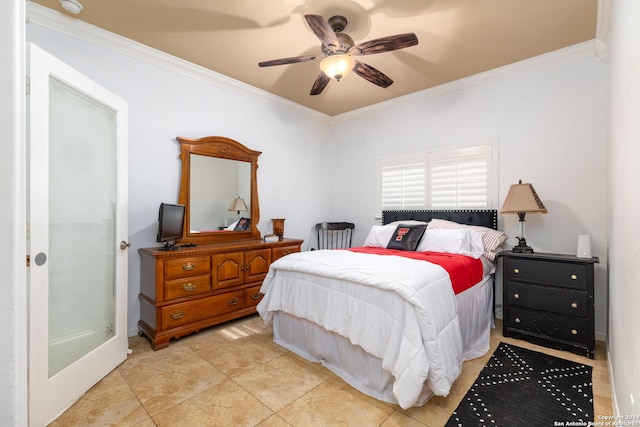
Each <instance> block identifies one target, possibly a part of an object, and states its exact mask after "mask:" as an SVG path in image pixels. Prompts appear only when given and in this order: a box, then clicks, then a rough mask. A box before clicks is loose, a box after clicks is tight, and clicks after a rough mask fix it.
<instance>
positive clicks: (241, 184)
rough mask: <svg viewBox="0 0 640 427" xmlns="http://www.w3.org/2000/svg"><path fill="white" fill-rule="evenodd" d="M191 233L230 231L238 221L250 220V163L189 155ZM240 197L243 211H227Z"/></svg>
mask: <svg viewBox="0 0 640 427" xmlns="http://www.w3.org/2000/svg"><path fill="white" fill-rule="evenodd" d="M190 165H191V176H190V189H189V191H190V196H191V197H190V200H189V201H190V207H191V209H190V210H189V215H190V221H189V224H190V233H201V232H209V231H220V230H225V231H230V230H232V229H233V226H234V225H235V223H236V222H237V221H238V219H239V218H240V217H242V218H251V163H250V162H243V161H238V160H229V159H221V158H217V157H210V156H202V155H199V154H191V161H190ZM236 197H240V198H241V199H242V200H243V201H244V203H245V205H246V206H247V210H246V211H240V212H238V211H229V207H230V206H231V204H232V202H233V200H234V199H235V198H236Z"/></svg>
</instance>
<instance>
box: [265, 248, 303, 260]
mask: <svg viewBox="0 0 640 427" xmlns="http://www.w3.org/2000/svg"><path fill="white" fill-rule="evenodd" d="M295 252H300V247H299V246H283V247H280V248H273V249H271V253H272V255H271V262H275V260H277V259H279V258H282V257H283V256H285V255H289V254H292V253H295Z"/></svg>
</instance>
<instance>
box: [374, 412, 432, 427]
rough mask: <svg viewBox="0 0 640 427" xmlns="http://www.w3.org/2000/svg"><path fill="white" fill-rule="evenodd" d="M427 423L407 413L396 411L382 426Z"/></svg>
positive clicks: (419, 426)
mask: <svg viewBox="0 0 640 427" xmlns="http://www.w3.org/2000/svg"><path fill="white" fill-rule="evenodd" d="M424 426H425V425H424V424H423V423H421V422H419V421H417V420H414V419H413V418H411V417H409V416H408V415H407V414H405V413H402V412H400V411H395V412H394V413H393V414H391V416H390V417H389V418H387V419H386V420H385V422H383V423H382V424H381V425H380V427H424Z"/></svg>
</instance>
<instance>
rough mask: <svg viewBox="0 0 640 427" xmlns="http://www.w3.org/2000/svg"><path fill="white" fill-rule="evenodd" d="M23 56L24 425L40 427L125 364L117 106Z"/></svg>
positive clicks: (42, 60)
mask: <svg viewBox="0 0 640 427" xmlns="http://www.w3.org/2000/svg"><path fill="white" fill-rule="evenodd" d="M29 48H30V74H29V76H30V94H29V96H28V102H29V133H30V135H29V165H28V169H29V182H28V190H29V198H28V200H29V206H28V212H29V224H28V227H29V242H28V245H29V253H30V258H31V265H30V267H29V269H28V270H29V275H28V277H29V346H28V348H29V424H30V425H31V426H43V425H46V424H47V423H48V422H50V421H51V420H53V419H55V418H56V417H57V416H58V415H60V414H61V413H62V412H64V410H66V409H67V408H69V407H70V406H71V405H72V404H73V403H74V402H75V401H77V400H78V399H79V398H80V397H81V396H82V395H83V394H84V393H85V392H86V391H87V390H89V388H91V387H92V386H93V385H94V384H96V383H97V382H98V381H100V379H102V378H103V377H104V376H105V375H107V374H108V373H109V372H110V371H112V370H113V369H114V368H115V367H116V366H118V364H120V363H121V362H122V361H123V360H124V359H126V355H127V346H128V341H127V319H126V317H127V251H126V247H127V245H126V244H125V243H124V241H126V238H127V237H126V236H127V216H126V211H127V156H126V150H127V144H126V141H127V104H126V103H125V102H124V101H122V100H121V99H120V98H118V97H116V96H114V95H113V94H111V93H109V92H108V91H106V90H105V89H104V88H102V87H100V86H99V85H97V84H96V83H94V82H92V81H91V80H89V79H87V78H86V77H84V76H83V75H81V74H80V73H78V72H77V71H75V70H74V69H72V68H71V67H69V66H67V65H66V64H64V63H62V62H61V61H59V60H57V59H56V58H54V57H53V56H51V55H49V54H48V53H46V52H45V51H43V50H42V49H40V48H38V47H37V46H35V45H33V44H31V45H30V46H29ZM121 242H122V243H123V244H122V248H121Z"/></svg>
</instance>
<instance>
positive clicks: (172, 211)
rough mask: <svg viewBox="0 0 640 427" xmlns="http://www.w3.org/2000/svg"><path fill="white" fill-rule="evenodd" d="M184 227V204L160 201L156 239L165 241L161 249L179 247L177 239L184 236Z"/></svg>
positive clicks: (160, 241)
mask: <svg viewBox="0 0 640 427" xmlns="http://www.w3.org/2000/svg"><path fill="white" fill-rule="evenodd" d="M183 227H184V205H174V204H170V203H160V209H159V211H158V234H157V236H156V241H157V242H159V243H164V246H163V247H162V249H161V250H165V251H170V250H173V249H177V248H178V247H177V246H176V240H178V239H180V238H181V237H182V229H183Z"/></svg>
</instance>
